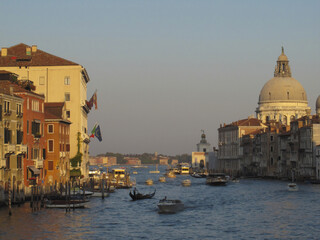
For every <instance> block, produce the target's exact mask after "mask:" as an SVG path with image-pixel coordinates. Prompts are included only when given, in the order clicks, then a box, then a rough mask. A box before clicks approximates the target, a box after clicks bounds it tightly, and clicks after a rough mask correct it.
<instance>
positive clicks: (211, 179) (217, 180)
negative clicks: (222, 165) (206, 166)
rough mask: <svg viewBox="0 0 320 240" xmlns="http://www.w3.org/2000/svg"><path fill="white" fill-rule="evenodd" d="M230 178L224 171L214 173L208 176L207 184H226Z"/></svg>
mask: <svg viewBox="0 0 320 240" xmlns="http://www.w3.org/2000/svg"><path fill="white" fill-rule="evenodd" d="M227 183H228V180H227V178H226V175H225V174H224V173H212V174H209V175H208V176H207V179H206V184H209V185H213V186H225V185H227Z"/></svg>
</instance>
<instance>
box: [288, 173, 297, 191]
mask: <svg viewBox="0 0 320 240" xmlns="http://www.w3.org/2000/svg"><path fill="white" fill-rule="evenodd" d="M291 175H292V176H291V183H288V190H289V191H290V192H296V191H298V190H299V188H298V185H297V184H296V183H295V182H294V171H293V170H292V171H291Z"/></svg>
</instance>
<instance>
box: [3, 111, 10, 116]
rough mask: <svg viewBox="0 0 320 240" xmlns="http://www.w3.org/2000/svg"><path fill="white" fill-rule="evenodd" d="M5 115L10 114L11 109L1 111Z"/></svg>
mask: <svg viewBox="0 0 320 240" xmlns="http://www.w3.org/2000/svg"><path fill="white" fill-rule="evenodd" d="M3 113H4V115H5V116H10V115H11V113H12V111H11V110H6V111H4V112H3Z"/></svg>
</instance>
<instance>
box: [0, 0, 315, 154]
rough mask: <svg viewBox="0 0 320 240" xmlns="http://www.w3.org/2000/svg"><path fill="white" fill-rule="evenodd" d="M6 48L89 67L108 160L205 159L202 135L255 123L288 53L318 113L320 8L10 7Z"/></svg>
mask: <svg viewBox="0 0 320 240" xmlns="http://www.w3.org/2000/svg"><path fill="white" fill-rule="evenodd" d="M0 9H1V14H0V21H1V24H0V34H1V37H0V48H2V47H10V46H13V45H15V44H18V43H25V44H28V45H37V46H38V48H39V49H41V50H43V51H46V52H48V53H51V54H54V55H56V56H59V57H63V58H65V59H68V60H71V61H74V62H76V63H79V64H81V65H83V66H84V67H85V68H86V70H87V72H88V74H89V76H90V82H89V83H88V86H87V87H88V88H87V97H88V99H89V98H90V97H91V96H92V94H93V93H94V91H95V90H97V95H98V109H97V110H92V111H91V112H90V113H89V116H88V129H89V130H91V129H92V128H93V125H94V124H95V123H96V122H97V123H99V125H100V128H101V131H102V137H103V141H102V142H99V141H98V140H97V139H93V140H92V141H91V143H90V155H96V154H101V153H106V152H118V153H124V154H130V153H135V154H139V153H145V152H146V153H153V152H158V153H161V154H167V155H176V154H183V153H188V154H191V152H192V151H196V144H197V143H198V142H199V141H200V136H201V130H202V129H203V130H204V131H205V133H206V136H207V140H208V142H210V143H211V145H212V146H217V142H218V130H217V129H218V128H219V127H220V124H223V123H231V122H233V121H236V120H239V119H244V118H247V117H248V116H250V115H254V116H255V109H256V107H257V106H258V97H259V93H260V90H261V89H262V87H263V85H264V84H265V83H266V82H267V81H268V80H269V79H271V78H272V77H273V73H274V68H275V65H276V60H277V58H278V56H279V55H280V54H281V47H282V46H283V47H284V50H285V54H286V55H287V56H288V58H289V61H290V63H289V64H290V67H291V71H292V77H294V78H295V79H297V80H298V81H299V82H300V83H301V84H302V86H303V87H304V89H305V90H306V93H307V97H308V101H309V106H310V107H311V108H312V113H314V112H315V101H316V99H317V97H318V96H319V95H320V81H319V80H320V77H319V76H320V14H319V11H320V1H317V0H309V1H302V0H301V1H295V0H287V1H286V0H282V1H278V0H277V1H273V0H270V1H255V0H242V1H238V0H226V1H213V0H211V1H209V0H208V1H206V0H184V1H182V0H181V1H178V0H177V1H174V0H161V1H160V0H158V1H156V0H154V1H150V0H127V1H126V0H121V1H119V0H115V1H108V0H95V1H83V0H68V1H60V0H58V1H42V0H41V1H33V0H30V1H28V3H26V2H25V1H15V0H11V1H1V3H0Z"/></svg>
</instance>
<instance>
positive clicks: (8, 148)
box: [3, 144, 16, 154]
mask: <svg viewBox="0 0 320 240" xmlns="http://www.w3.org/2000/svg"><path fill="white" fill-rule="evenodd" d="M3 151H4V154H7V153H14V152H15V151H16V145H14V144H4V145H3Z"/></svg>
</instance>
